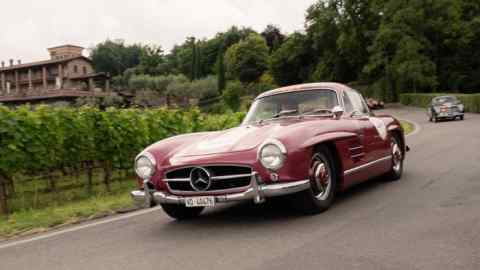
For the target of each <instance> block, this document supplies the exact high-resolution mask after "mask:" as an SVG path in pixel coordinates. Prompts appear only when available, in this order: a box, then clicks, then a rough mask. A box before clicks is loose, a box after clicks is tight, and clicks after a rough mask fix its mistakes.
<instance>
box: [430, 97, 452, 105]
mask: <svg viewBox="0 0 480 270" xmlns="http://www.w3.org/2000/svg"><path fill="white" fill-rule="evenodd" d="M447 102H450V103H455V102H457V98H456V97H437V98H435V99H434V100H433V103H435V104H443V103H447Z"/></svg>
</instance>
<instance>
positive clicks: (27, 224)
mask: <svg viewBox="0 0 480 270" xmlns="http://www.w3.org/2000/svg"><path fill="white" fill-rule="evenodd" d="M131 207H133V203H132V199H131V198H130V196H129V195H128V193H124V194H118V195H109V196H99V197H92V198H90V199H86V200H83V201H78V202H73V203H69V204H65V205H62V206H57V207H56V206H52V207H47V208H44V209H32V210H22V211H17V212H14V213H13V214H11V215H10V216H8V218H0V237H9V236H12V235H15V234H19V233H21V232H25V231H31V230H35V231H43V230H45V229H47V228H51V227H53V226H56V225H60V224H65V223H75V222H78V221H80V220H82V219H85V218H90V217H94V216H98V215H100V216H101V215H104V214H111V213H115V212H116V211H118V210H120V209H126V208H131Z"/></svg>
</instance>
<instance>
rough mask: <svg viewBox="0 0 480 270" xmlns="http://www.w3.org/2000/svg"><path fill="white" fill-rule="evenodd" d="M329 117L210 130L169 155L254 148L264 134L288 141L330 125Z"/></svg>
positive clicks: (212, 152) (276, 121) (192, 154)
mask: <svg viewBox="0 0 480 270" xmlns="http://www.w3.org/2000/svg"><path fill="white" fill-rule="evenodd" d="M331 121H332V120H331V119H327V118H312V119H299V118H287V119H279V120H274V121H268V122H264V123H262V124H254V125H243V126H239V127H236V128H232V129H228V130H224V131H219V132H212V133H208V134H206V135H204V136H201V137H199V138H198V139H196V140H190V141H188V142H186V143H185V144H183V145H182V147H179V148H177V149H176V151H175V153H174V154H173V157H189V156H202V155H213V154H221V153H232V152H241V151H249V150H253V149H256V148H257V147H258V146H259V145H260V144H262V143H263V142H264V141H265V140H266V139H268V138H276V139H280V140H281V141H283V142H284V143H286V141H287V140H288V141H292V140H291V139H292V138H293V137H295V138H297V139H298V138H299V137H302V136H306V135H307V134H310V135H316V134H318V133H321V132H325V131H327V130H329V129H332V128H333V127H334V126H335V124H333V125H332V122H331ZM293 141H298V140H293ZM300 141H301V140H300Z"/></svg>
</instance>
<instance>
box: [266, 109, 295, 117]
mask: <svg viewBox="0 0 480 270" xmlns="http://www.w3.org/2000/svg"><path fill="white" fill-rule="evenodd" d="M297 112H298V110H283V111H280V112H278V113H277V114H274V115H273V116H272V118H278V117H281V116H284V115H288V114H292V113H297Z"/></svg>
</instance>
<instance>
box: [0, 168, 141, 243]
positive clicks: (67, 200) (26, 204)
mask: <svg viewBox="0 0 480 270" xmlns="http://www.w3.org/2000/svg"><path fill="white" fill-rule="evenodd" d="M83 178H84V176H83V177H80V178H77V177H73V176H62V175H57V191H56V192H52V191H49V190H48V185H47V181H46V180H45V179H42V178H38V177H36V178H28V177H25V176H24V177H22V178H21V179H16V182H17V183H18V184H17V185H16V187H15V195H14V196H13V197H12V198H11V199H10V200H9V205H10V207H9V208H10V211H11V214H10V215H9V216H8V217H0V239H1V238H6V237H10V236H13V235H17V234H21V233H23V232H26V231H32V230H33V231H44V230H47V229H48V228H51V227H54V226H56V225H60V224H68V223H75V222H78V221H81V220H84V219H88V218H91V217H95V216H102V215H105V214H112V213H115V212H117V211H119V210H124V209H128V208H132V207H134V205H133V202H132V200H131V198H130V196H129V191H131V190H133V189H135V187H136V182H135V181H134V177H132V176H130V177H125V176H123V177H121V176H120V175H117V177H115V181H112V183H111V191H110V192H107V191H106V190H105V186H104V185H103V183H102V182H101V180H102V174H101V172H100V171H97V172H95V177H94V183H93V184H94V185H93V189H92V191H91V192H87V190H86V189H85V185H84V183H85V179H83Z"/></svg>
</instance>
